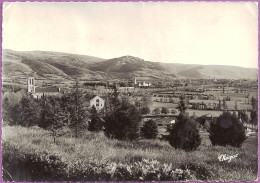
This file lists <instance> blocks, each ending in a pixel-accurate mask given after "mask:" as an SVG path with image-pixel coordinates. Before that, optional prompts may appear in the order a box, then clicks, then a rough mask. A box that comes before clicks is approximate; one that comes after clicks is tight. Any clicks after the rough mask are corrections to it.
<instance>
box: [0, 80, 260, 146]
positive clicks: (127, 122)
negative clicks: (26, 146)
mask: <svg viewBox="0 0 260 183" xmlns="http://www.w3.org/2000/svg"><path fill="white" fill-rule="evenodd" d="M149 102H151V100H149V98H147V97H145V96H143V97H142V98H141V99H133V100H131V99H130V98H128V97H127V96H123V95H120V94H119V92H118V91H117V88H116V87H115V86H114V88H113V93H111V94H109V95H108V96H107V99H106V103H105V111H104V113H103V114H102V115H100V114H99V113H98V112H97V110H96V109H95V107H94V106H93V107H92V108H91V109H90V108H89V107H88V103H86V97H85V96H84V94H83V93H82V91H80V90H79V87H78V83H76V85H75V89H74V90H73V91H71V93H68V94H64V95H63V96H61V97H54V96H43V97H42V98H40V99H34V98H32V97H30V96H24V97H23V98H22V99H21V101H20V102H19V103H17V104H11V103H10V102H9V101H8V99H5V101H4V102H3V111H2V114H3V119H4V123H7V124H8V125H21V126H25V127H29V126H39V127H41V128H44V129H46V130H48V131H49V132H50V134H51V135H52V137H53V140H54V143H55V142H56V140H57V138H58V137H60V136H62V135H65V134H66V133H67V132H68V130H69V131H70V132H72V134H73V136H74V137H76V138H78V137H80V136H81V134H82V132H84V131H86V130H89V131H94V132H96V131H104V134H105V135H106V136H107V137H108V138H115V139H119V140H136V139H138V138H139V137H140V136H142V137H144V138H148V139H153V138H157V135H158V127H157V124H156V122H154V121H152V120H150V121H147V122H145V123H144V125H143V126H142V127H141V120H142V114H145V113H148V112H149V108H148V105H149ZM257 104H258V102H257V100H256V99H254V98H253V99H252V105H253V110H252V113H251V121H252V123H253V122H254V123H255V124H257V112H258V106H257ZM187 108H188V105H187V100H186V99H185V97H184V96H181V97H180V101H179V103H178V107H177V110H178V111H179V115H178V117H177V119H176V122H175V123H174V124H172V125H169V126H168V129H167V130H168V132H169V135H168V136H167V137H165V139H166V140H168V141H169V143H170V144H171V145H172V146H173V147H175V148H180V149H184V150H187V151H190V150H195V149H197V148H198V147H199V145H200V144H201V137H200V133H199V122H198V121H197V120H196V118H195V116H192V117H189V115H188V114H187V113H186V110H187ZM169 112H170V111H169V109H167V108H163V109H162V111H161V113H164V114H167V113H169ZM174 113H176V111H174ZM246 121H248V117H247V116H246V115H245V112H244V111H240V112H239V113H238V115H236V113H235V112H234V113H233V114H231V113H230V112H227V111H225V110H224V111H223V114H222V115H220V116H219V117H218V118H217V119H216V121H212V122H211V123H210V127H209V130H208V132H209V134H210V140H211V142H212V144H213V145H232V146H235V147H240V146H241V144H242V143H243V141H244V140H245V139H246V136H245V127H244V125H243V123H244V122H246ZM227 139H228V140H227Z"/></svg>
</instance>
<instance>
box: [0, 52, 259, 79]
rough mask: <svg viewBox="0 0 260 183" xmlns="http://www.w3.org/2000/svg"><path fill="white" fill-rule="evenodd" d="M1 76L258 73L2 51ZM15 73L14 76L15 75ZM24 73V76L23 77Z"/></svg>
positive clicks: (124, 58)
mask: <svg viewBox="0 0 260 183" xmlns="http://www.w3.org/2000/svg"><path fill="white" fill-rule="evenodd" d="M2 55H3V56H2V68H3V69H2V71H3V72H2V73H3V76H4V77H8V76H11V75H15V74H17V73H20V74H21V75H24V77H26V76H27V75H28V73H32V72H34V73H37V74H38V75H41V76H43V77H44V76H45V75H46V74H47V75H48V74H53V75H57V76H59V77H64V78H67V79H71V78H75V77H80V78H85V79H87V78H89V79H97V78H103V77H106V78H108V79H109V78H119V79H133V78H134V77H155V78H158V79H162V80H163V79H166V80H168V79H175V78H178V77H181V78H183V77H184V78H197V79H207V78H212V79H213V78H216V79H221V78H227V79H257V76H258V69H254V68H244V67H240V66H225V65H200V64H181V63H163V62H151V61H146V60H144V59H141V58H138V57H134V56H130V55H126V56H121V57H118V58H112V59H102V58H98V57H93V56H87V55H78V54H72V53H62V52H51V51H39V50H37V51H25V52H21V51H13V50H10V49H4V50H3V51H2ZM14 73H15V74H14ZM26 73H27V74H26Z"/></svg>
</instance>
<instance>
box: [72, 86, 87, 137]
mask: <svg viewBox="0 0 260 183" xmlns="http://www.w3.org/2000/svg"><path fill="white" fill-rule="evenodd" d="M70 97H71V99H70V105H69V109H68V110H69V113H70V116H71V120H70V124H69V127H70V128H71V129H72V130H73V131H74V135H75V137H76V138H77V137H78V136H79V134H80V132H81V131H82V130H84V129H85V128H86V127H87V122H86V121H87V120H86V118H87V116H88V115H87V109H86V107H85V105H84V97H83V94H82V92H81V91H80V90H79V86H78V81H76V84H75V90H74V91H73V92H72V93H71V94H70Z"/></svg>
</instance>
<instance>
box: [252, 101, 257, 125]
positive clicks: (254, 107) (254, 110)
mask: <svg viewBox="0 0 260 183" xmlns="http://www.w3.org/2000/svg"><path fill="white" fill-rule="evenodd" d="M251 104H252V111H251V124H253V125H257V123H258V101H257V99H255V98H254V97H252V100H251Z"/></svg>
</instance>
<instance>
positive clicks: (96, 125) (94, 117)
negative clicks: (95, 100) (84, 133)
mask: <svg viewBox="0 0 260 183" xmlns="http://www.w3.org/2000/svg"><path fill="white" fill-rule="evenodd" d="M102 129H103V122H102V120H101V119H100V117H99V116H98V114H97V110H96V108H95V106H92V108H91V121H90V123H89V126H88V130H89V131H94V132H98V131H101V130H102Z"/></svg>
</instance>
